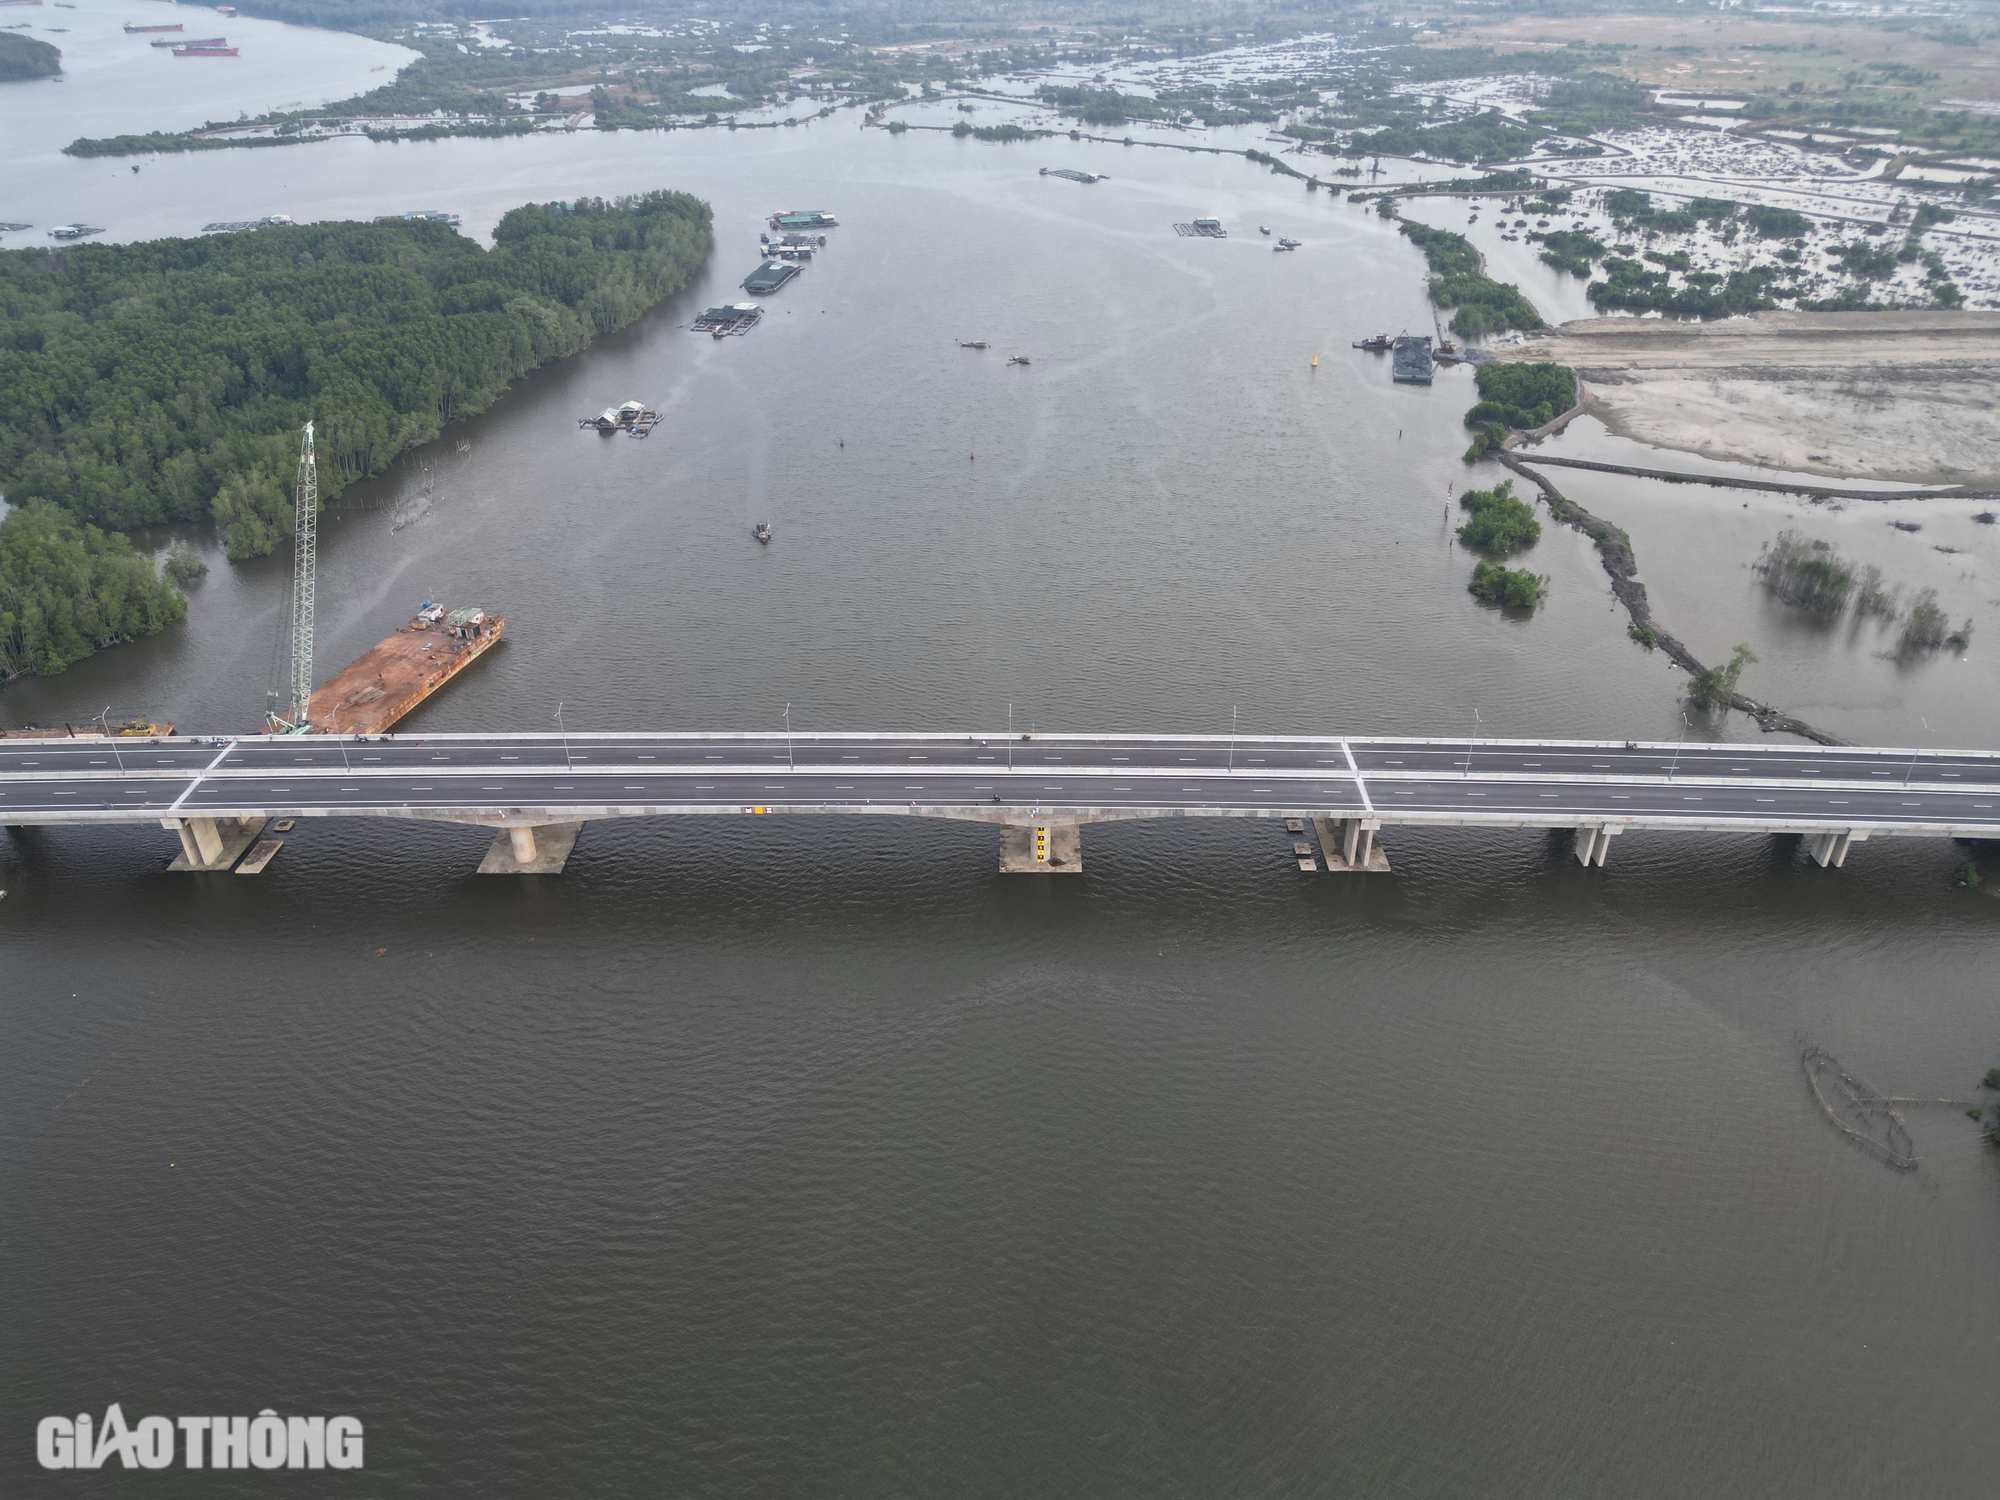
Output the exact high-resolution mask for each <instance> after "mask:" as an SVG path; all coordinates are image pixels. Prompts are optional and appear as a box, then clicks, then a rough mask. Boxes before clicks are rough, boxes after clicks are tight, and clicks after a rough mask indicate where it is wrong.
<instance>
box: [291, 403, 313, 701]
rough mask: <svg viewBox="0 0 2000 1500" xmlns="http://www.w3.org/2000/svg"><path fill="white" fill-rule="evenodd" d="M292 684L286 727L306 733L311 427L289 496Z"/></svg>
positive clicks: (310, 658) (309, 693)
mask: <svg viewBox="0 0 2000 1500" xmlns="http://www.w3.org/2000/svg"><path fill="white" fill-rule="evenodd" d="M293 502H294V507H295V510H296V515H295V517H294V522H293V524H294V538H293V562H292V682H291V702H290V705H289V707H290V716H289V718H290V723H289V727H290V729H291V732H292V733H293V734H310V733H311V732H312V723H311V721H310V720H309V719H308V718H307V717H306V709H307V707H308V706H309V705H310V704H311V702H312V690H313V588H314V585H315V583H316V582H317V579H318V570H319V460H318V457H317V455H316V454H315V453H314V451H313V424H312V423H310V422H308V423H306V430H305V436H304V437H303V438H302V439H301V440H300V442H299V479H298V485H297V488H296V489H295V491H294V494H293Z"/></svg>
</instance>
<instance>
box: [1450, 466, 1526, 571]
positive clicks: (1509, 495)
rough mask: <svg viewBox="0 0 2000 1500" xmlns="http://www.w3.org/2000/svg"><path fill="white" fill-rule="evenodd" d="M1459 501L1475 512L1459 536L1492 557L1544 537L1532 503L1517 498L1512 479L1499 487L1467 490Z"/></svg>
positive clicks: (1462, 527)
mask: <svg viewBox="0 0 2000 1500" xmlns="http://www.w3.org/2000/svg"><path fill="white" fill-rule="evenodd" d="M1458 503H1459V505H1460V506H1462V507H1463V508H1464V509H1466V510H1469V511H1471V512H1472V519H1471V520H1469V521H1467V522H1466V523H1465V524H1464V525H1463V526H1461V527H1459V528H1458V539H1459V540H1460V541H1461V542H1463V543H1465V545H1466V546H1468V547H1471V548H1473V549H1475V550H1476V551H1480V552H1484V553H1485V554H1487V556H1489V557H1501V556H1505V555H1506V554H1507V553H1509V552H1519V551H1520V550H1521V549H1522V548H1523V547H1532V546H1534V545H1535V543H1536V542H1538V541H1540V540H1541V538H1542V523H1541V522H1540V521H1537V520H1536V519H1535V512H1534V508H1533V507H1532V506H1530V505H1529V504H1528V503H1527V502H1526V501H1525V500H1521V499H1517V498H1516V497H1515V494H1514V481H1513V480H1511V479H1509V480H1505V481H1504V482H1502V483H1501V484H1500V485H1499V486H1498V487H1497V488H1495V489H1490V490H1467V491H1466V492H1465V493H1464V494H1463V495H1462V496H1460V497H1459V501H1458Z"/></svg>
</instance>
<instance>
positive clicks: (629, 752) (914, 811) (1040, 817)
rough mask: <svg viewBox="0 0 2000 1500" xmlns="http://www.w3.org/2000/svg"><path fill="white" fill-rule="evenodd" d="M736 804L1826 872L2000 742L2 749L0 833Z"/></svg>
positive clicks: (1985, 821)
mask: <svg viewBox="0 0 2000 1500" xmlns="http://www.w3.org/2000/svg"><path fill="white" fill-rule="evenodd" d="M744 813H752V814H758V813H763V814H775V813H819V814H827V813H849V814H888V815H901V816H920V817H941V818H958V819H977V820H981V821H986V822H993V823H997V824H1003V825H1010V826H1013V827H1015V828H1023V829H1025V828H1040V829H1044V830H1048V829H1055V830H1058V831H1059V832H1061V833H1066V835H1067V837H1069V838H1070V840H1071V841H1072V843H1073V841H1074V838H1075V829H1076V828H1077V827H1078V826H1080V825H1081V824H1083V823H1089V822H1099V821H1105V820H1109V819H1115V818H1161V817H1267V818H1301V819H1304V818H1316V819H1322V820H1329V821H1331V822H1333V823H1335V824H1336V825H1338V826H1339V827H1340V828H1343V829H1345V828H1350V827H1351V828H1354V829H1357V830H1359V831H1360V832H1361V833H1363V834H1365V835H1366V839H1365V843H1364V847H1363V848H1362V849H1361V851H1360V863H1359V864H1358V865H1357V866H1356V868H1366V867H1368V849H1367V848H1366V847H1365V844H1366V843H1372V842H1373V838H1374V835H1375V833H1376V832H1377V831H1378V830H1379V829H1381V828H1384V827H1392V826H1396V825H1410V824H1430V825H1456V826H1501V827H1537V828H1576V829H1578V830H1580V837H1579V841H1578V857H1579V858H1580V859H1584V860H1586V861H1587V862H1590V863H1597V864H1602V863H1603V862H1604V854H1605V850H1606V848H1607V846H1608V844H1609V840H1610V838H1611V836H1612V835H1614V834H1616V833H1619V832H1622V831H1624V830H1627V829H1633V830H1637V829H1650V830H1660V831H1680V832H1723V831H1729V832H1767V833H1798V834H1805V835H1808V836H1809V837H1811V838H1812V839H1813V840H1814V843H1813V845H1812V851H1813V854H1814V857H1815V858H1818V859H1820V861H1821V863H1823V864H1825V863H1831V864H1838V863H1840V862H1841V860H1842V859H1843V858H1844V857H1845V854H1846V851H1847V848H1848V846H1849V844H1850V843H1851V842H1858V841H1860V840H1862V839H1866V838H1868V837H1871V836H1873V837H1888V836H1922V837H1961V838H1967V837H1969V838H2000V752H1989V751H1964V750H1930V751H1927V750H1921V749H1910V748H1903V749H1889V748H1881V749H1871V748H1854V747H1844V746H1843V747H1821V746H1813V745H1790V744H1782V745H1712V744H1682V745H1675V744H1673V743H1665V744H1661V743H1637V742H1632V741H1582V740H1548V741H1531V740H1499V739H1478V740H1463V739H1455V740H1452V739H1448V740H1436V739H1386V738H1355V737H1339V738H1335V737H1328V738H1317V737H1303V736H1265V737H1251V736H1240V737H1235V738H1232V737H1230V736H1226V735H1123V734H1103V735H1079V734H1036V735H1034V736H1032V737H1029V736H1025V735H1015V736H1013V737H1011V738H1010V737H1008V736H1007V735H1004V734H992V733H989V734H984V735H981V734H962V733H961V734H814V735H805V734H798V735H793V736H789V737H788V736H786V735H784V734H782V733H779V734H770V733H754V734H741V733H715V734H698V733H657V734H654V733H632V734H571V735H568V736H567V737H564V736H561V735H556V734H540V733H537V734H436V735H380V736H372V737H367V738H360V737H353V736H332V735H312V736H306V737H297V738H289V737H273V736H267V735H255V736H244V737H241V738H213V739H208V738H186V737H176V738H171V739H162V740H106V739H91V740H83V739H46V740H9V741H5V742H0V824H13V825H24V824H62V823H71V824H88V823H153V824H156V825H164V826H166V827H169V828H177V829H179V830H180V831H181V833H182V842H183V845H184V847H185V850H186V853H187V858H188V863H189V865H190V866H192V867H194V868H214V867H216V865H215V860H216V858H217V857H218V853H219V849H220V841H218V840H217V839H216V835H215V828H216V825H217V824H218V823H219V822H221V821H222V820H237V826H239V827H241V826H244V825H247V824H249V823H251V822H255V821H257V820H262V819H266V818H272V817H289V818H316V817H377V818H416V819H426V820H446V821H453V822H463V823H470V824H482V825H485V826H489V827H496V828H503V829H511V830H516V833H515V834H514V835H513V836H512V848H513V849H514V851H515V852H516V853H517V854H518V855H519V856H520V857H521V861H522V863H523V864H524V866H525V865H526V864H527V863H529V862H531V861H532V860H533V859H534V857H535V856H536V844H535V840H534V837H533V834H532V832H531V830H533V829H534V828H536V827H549V826H564V827H571V828H573V826H574V825H576V824H579V823H581V822H584V821H588V820H592V819H599V818H623V817H658V816H683V815H719V814H734V815H742V814H744ZM259 826H261V823H260V824H259ZM520 831H528V832H527V836H526V837H525V838H523V837H521V835H520ZM571 836H572V837H573V833H572V835H571ZM1347 843H1348V844H1349V846H1350V847H1349V850H1348V857H1349V858H1350V859H1351V858H1352V857H1353V853H1354V851H1353V848H1352V845H1353V843H1354V840H1353V838H1352V837H1351V836H1348V837H1347ZM498 847H499V846H498V844H497V843H496V849H497V848H498ZM1328 852H1329V856H1331V854H1332V851H1331V850H1329V851H1328ZM1035 867H1038V868H1040V867H1046V866H1045V865H1037V866H1035ZM1071 867H1074V866H1073V865H1071ZM1024 868H1025V866H1024Z"/></svg>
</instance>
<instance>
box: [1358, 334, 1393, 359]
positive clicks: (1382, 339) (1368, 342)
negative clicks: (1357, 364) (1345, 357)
mask: <svg viewBox="0 0 2000 1500" xmlns="http://www.w3.org/2000/svg"><path fill="white" fill-rule="evenodd" d="M1395 342H1396V341H1395V340H1394V339H1392V338H1390V337H1389V335H1388V334H1386V333H1378V334H1376V335H1375V337H1373V338H1372V339H1356V340H1355V341H1354V347H1355V348H1357V349H1370V350H1373V351H1375V352H1376V353H1378V354H1379V353H1381V352H1382V351H1383V350H1384V349H1389V348H1393V347H1394V345H1395Z"/></svg>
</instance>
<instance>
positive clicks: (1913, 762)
mask: <svg viewBox="0 0 2000 1500" xmlns="http://www.w3.org/2000/svg"><path fill="white" fill-rule="evenodd" d="M1919 722H1921V723H1922V724H1923V726H1924V733H1925V734H1929V733H1930V732H1931V721H1930V720H1929V719H1925V718H1922V717H1921V716H1919ZM1923 753H1924V747H1923V746H1922V745H1919V746H1917V748H1916V749H1915V750H1912V751H1911V752H1910V763H1909V764H1908V765H1907V766H1905V767H1903V785H1904V786H1908V785H1909V784H1910V773H1911V772H1912V771H1914V770H1916V768H1917V757H1918V756H1919V755H1922V754H1923Z"/></svg>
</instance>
